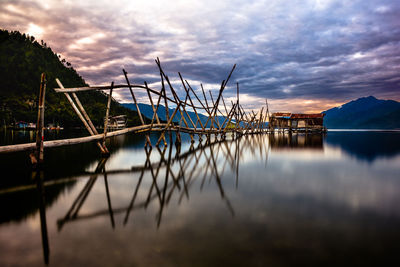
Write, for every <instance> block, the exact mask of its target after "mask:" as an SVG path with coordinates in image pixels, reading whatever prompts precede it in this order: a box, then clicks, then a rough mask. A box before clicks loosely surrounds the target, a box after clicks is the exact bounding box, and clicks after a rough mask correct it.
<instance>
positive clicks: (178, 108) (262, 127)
mask: <svg viewBox="0 0 400 267" xmlns="http://www.w3.org/2000/svg"><path fill="white" fill-rule="evenodd" d="M155 62H156V64H157V67H158V69H159V73H160V80H161V90H160V91H157V90H155V89H151V88H150V87H149V86H148V85H147V83H146V82H144V85H139V84H131V82H130V80H129V78H128V73H127V72H126V71H125V69H123V70H122V71H123V74H124V77H125V80H126V84H120V85H114V82H112V83H111V85H110V86H92V87H79V88H64V86H63V85H62V83H61V82H60V80H59V79H56V81H57V83H58V85H59V88H55V89H54V90H55V91H56V92H60V93H64V94H65V96H66V97H67V99H68V101H69V102H70V104H71V106H72V107H73V109H74V111H75V113H76V114H77V115H78V117H79V118H80V120H81V121H82V123H83V124H84V126H85V128H86V129H87V130H88V132H89V134H90V135H91V136H92V137H93V138H91V139H90V140H96V141H97V146H98V147H99V148H100V150H101V152H102V153H103V154H108V150H107V147H106V145H105V140H106V138H108V137H109V136H111V135H112V136H115V135H118V134H119V133H121V134H123V133H126V132H146V143H145V146H148V147H152V143H151V141H150V138H149V133H150V132H152V131H159V132H160V137H159V139H158V140H157V142H156V146H157V147H159V146H160V144H161V143H162V144H164V146H167V144H168V143H167V141H166V134H167V133H169V135H170V136H171V132H172V131H174V132H176V140H175V143H176V144H177V145H180V144H181V132H184V133H188V134H189V135H190V138H191V141H192V142H194V136H195V135H198V136H199V140H200V142H201V141H202V139H203V135H205V136H206V138H207V139H209V138H210V136H211V135H214V136H215V137H216V138H218V137H220V138H221V139H225V137H226V134H227V133H228V132H231V133H232V134H233V135H235V134H236V135H237V136H241V135H244V134H254V133H265V132H267V131H268V129H267V127H266V123H265V122H266V121H267V117H268V116H269V114H268V111H267V109H266V112H264V108H262V109H261V110H260V111H258V112H253V111H251V112H249V113H247V112H246V111H245V110H244V109H243V107H242V106H241V105H240V103H239V84H238V83H236V93H237V99H236V102H233V101H231V106H228V104H229V103H226V101H225V100H224V97H223V92H224V90H225V89H226V87H227V84H228V81H229V80H230V78H231V76H232V73H233V71H234V70H235V68H236V64H235V65H234V66H233V67H232V69H231V71H230V73H229V75H228V77H227V78H226V80H223V81H222V83H221V86H220V88H219V91H218V95H217V97H216V98H215V99H214V96H213V95H212V93H211V91H209V94H210V97H209V98H207V96H206V93H205V90H204V88H203V85H202V84H201V86H200V88H201V92H202V95H203V100H202V99H201V96H199V95H198V94H197V93H196V90H194V89H193V88H192V86H191V85H190V84H189V82H188V81H187V80H184V79H183V77H182V75H181V73H179V72H178V75H179V79H180V82H181V84H182V88H183V89H184V93H185V97H184V100H183V99H181V98H179V96H178V94H177V92H176V90H175V89H174V87H173V86H172V83H171V80H170V79H169V77H168V76H167V75H166V74H165V72H164V70H163V68H162V66H161V62H160V60H159V59H158V58H157V59H156V60H155ZM117 88H128V89H129V91H130V94H131V96H132V100H133V103H134V104H135V107H136V110H137V113H138V116H139V119H140V122H141V126H136V127H132V128H129V129H128V130H127V129H124V130H120V131H116V132H113V133H112V134H111V133H110V134H109V135H108V133H107V128H108V119H107V118H108V116H109V114H110V104H111V100H112V92H113V90H114V89H117ZM133 89H141V90H145V91H146V93H147V96H148V98H149V103H150V105H151V108H152V110H153V116H152V118H151V121H150V123H148V120H146V118H144V117H143V115H142V113H141V111H140V107H139V105H138V104H139V103H138V100H137V97H136V95H135V93H134V91H133ZM168 89H169V90H168ZM90 90H103V91H104V90H105V91H107V90H108V91H109V94H108V101H107V109H106V116H105V118H106V119H105V120H104V132H103V135H102V138H100V135H99V133H98V131H97V130H96V128H95V127H94V125H93V123H92V121H91V119H90V117H89V116H88V114H87V113H86V111H85V109H84V107H83V105H82V104H81V102H80V101H79V98H78V96H77V94H76V93H78V92H82V91H90ZM167 91H168V92H169V95H170V96H168V95H167ZM70 94H71V95H72V97H71V95H70ZM160 105H164V108H165V114H166V120H165V121H162V120H160V118H159V116H158V114H157V111H158V110H159V108H160ZM169 107H174V109H173V112H172V114H170V109H169ZM222 107H223V109H222ZM221 109H222V110H221ZM189 112H192V114H194V115H195V121H193V119H192V117H191V116H190V115H189ZM201 114H203V115H204V114H205V115H206V118H207V119H206V120H205V121H202V120H201V118H200V115H201ZM177 121H179V123H177ZM221 121H222V122H221ZM85 140H86V139H85ZM45 145H46V144H45ZM50 145H51V144H50Z"/></svg>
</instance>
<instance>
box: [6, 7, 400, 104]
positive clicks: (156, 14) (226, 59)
mask: <svg viewBox="0 0 400 267" xmlns="http://www.w3.org/2000/svg"><path fill="white" fill-rule="evenodd" d="M0 27H1V28H4V29H8V30H19V31H22V32H26V33H29V34H30V35H33V36H35V37H36V39H39V40H41V39H43V40H44V41H45V42H46V43H47V44H48V45H50V46H51V47H52V48H53V50H54V51H55V52H57V53H59V54H61V55H62V57H65V58H66V59H67V61H69V62H71V63H72V64H73V66H74V67H75V68H76V69H77V70H78V71H79V73H80V74H81V75H82V76H83V77H84V78H85V79H86V80H87V81H88V82H89V83H90V84H107V83H110V82H111V81H115V82H118V83H119V82H123V81H124V80H123V79H124V78H123V75H122V71H121V69H122V68H125V69H126V70H127V71H128V73H129V77H130V78H131V79H132V80H133V81H134V82H135V83H142V82H143V81H144V80H146V81H147V82H148V83H149V84H151V85H152V86H154V87H156V88H158V87H159V83H158V82H159V75H158V71H157V67H156V64H155V63H154V59H155V58H156V57H159V58H160V59H161V63H162V65H163V66H164V68H165V70H166V72H167V73H168V75H169V76H170V77H171V79H172V80H173V81H174V85H176V86H177V87H178V88H179V80H178V79H179V78H178V75H177V72H178V71H180V72H181V73H182V75H183V76H184V78H186V79H188V80H190V81H191V82H192V84H193V87H195V88H196V89H198V88H199V86H200V83H203V85H204V86H205V88H206V89H214V90H217V89H218V87H219V84H220V83H221V81H222V80H223V79H226V76H227V75H228V73H229V71H230V69H231V68H232V66H233V64H235V63H237V68H236V70H235V72H234V75H233V76H232V80H231V83H230V85H231V86H230V87H229V88H228V89H227V91H226V94H227V97H228V98H229V97H231V98H232V99H233V97H234V96H235V92H236V91H235V88H236V85H235V83H236V82H239V83H240V92H241V95H243V96H242V97H241V98H243V103H244V104H247V105H248V108H257V107H259V106H260V105H263V104H264V103H265V100H264V99H265V98H268V100H269V103H271V108H273V109H274V110H291V111H299V112H301V111H303V112H304V111H308V112H310V111H321V110H324V109H327V108H330V107H332V106H335V105H338V104H340V103H343V102H347V101H349V100H351V99H355V98H358V97H361V96H368V95H374V96H376V97H378V98H384V99H395V100H400V94H399V88H400V2H399V1H397V0H388V1H384V0H383V1H382V0H376V1H374V0H361V1H357V0H355V1H344V0H343V1H340V0H325V1H323V0H298V1H296V0H293V1H273V0H268V1H243V0H241V1H232V0H230V1H215V0H214V1H173V2H171V1H161V0H160V1H151V0H145V1H137V0H135V1H102V0H96V1H67V0H64V1H60V0H41V1H18V0H16V1H2V4H1V6H0ZM180 92H181V93H182V92H183V90H180ZM116 96H117V97H118V99H119V100H121V101H129V94H127V93H126V92H121V91H119V92H117V94H116Z"/></svg>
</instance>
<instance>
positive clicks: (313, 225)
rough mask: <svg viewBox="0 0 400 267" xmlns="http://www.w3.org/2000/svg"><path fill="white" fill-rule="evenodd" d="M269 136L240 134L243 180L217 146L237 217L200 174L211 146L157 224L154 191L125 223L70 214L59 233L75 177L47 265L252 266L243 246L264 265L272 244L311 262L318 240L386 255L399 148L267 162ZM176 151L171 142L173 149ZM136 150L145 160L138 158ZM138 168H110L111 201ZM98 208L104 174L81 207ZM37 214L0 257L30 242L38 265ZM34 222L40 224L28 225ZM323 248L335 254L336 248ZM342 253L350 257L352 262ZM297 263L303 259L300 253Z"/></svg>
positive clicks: (120, 164)
mask: <svg viewBox="0 0 400 267" xmlns="http://www.w3.org/2000/svg"><path fill="white" fill-rule="evenodd" d="M268 143H269V140H268V136H261V135H254V136H249V137H243V138H241V139H240V144H239V147H240V150H241V151H242V153H241V154H240V155H241V156H240V157H241V158H240V164H239V186H238V188H236V187H235V168H232V167H230V166H229V164H228V166H227V167H226V169H225V171H224V172H222V168H223V165H224V163H225V162H226V161H227V160H228V158H229V156H228V155H227V154H225V153H222V151H221V150H222V149H224V148H225V146H224V145H222V146H221V147H218V146H214V150H213V152H214V156H215V158H216V165H217V170H218V171H219V172H220V175H221V177H220V180H221V183H222V187H223V189H224V193H225V196H227V197H229V200H230V202H231V204H232V206H233V207H234V210H235V215H234V216H232V215H231V213H230V212H229V210H228V209H227V206H226V203H225V202H224V200H223V199H222V198H221V196H220V190H219V188H218V186H217V183H216V180H215V177H214V176H213V174H211V172H208V173H209V175H207V177H206V180H205V183H204V186H203V187H201V184H202V179H201V178H202V176H203V174H204V172H205V171H206V168H205V167H204V168H203V167H202V166H203V163H205V162H206V161H207V159H206V157H210V156H211V151H210V150H208V149H207V148H206V150H205V153H202V154H200V153H199V152H200V151H198V153H197V155H198V157H197V158H195V157H194V158H192V159H191V162H190V164H189V165H188V166H187V167H186V168H185V170H184V171H185V174H187V173H188V172H190V171H191V170H192V169H193V168H196V166H198V167H199V168H200V170H199V172H196V177H195V178H196V179H195V180H194V183H193V184H192V185H191V186H190V187H189V196H186V195H184V197H183V198H182V200H180V196H181V194H182V193H183V192H184V189H183V187H182V189H181V190H176V191H174V194H172V197H171V200H170V201H169V203H168V205H166V206H165V207H164V211H163V219H162V223H161V225H160V228H158V229H157V224H156V222H155V219H156V218H155V217H156V214H157V213H158V212H159V207H160V203H159V200H158V199H155V200H154V201H151V202H150V203H149V205H148V206H147V208H143V207H142V208H137V209H133V210H132V211H131V214H130V218H129V221H128V223H127V224H126V225H125V226H124V225H123V220H124V216H125V213H124V212H122V213H114V217H115V223H116V228H115V229H112V228H111V225H110V218H109V216H108V214H107V213H105V215H104V216H98V217H94V218H90V219H83V220H77V221H73V222H71V223H69V224H68V225H65V226H64V228H63V229H62V231H60V232H57V224H56V221H57V219H58V218H62V217H63V216H64V215H65V212H66V211H67V210H68V209H69V208H70V206H71V203H72V202H73V201H74V199H75V198H76V196H77V195H79V193H80V191H81V189H82V188H83V187H84V185H85V184H86V182H87V181H88V179H87V178H83V177H81V178H79V180H78V182H77V183H76V185H75V187H72V188H71V189H70V190H69V191H68V192H65V193H64V194H62V195H61V197H60V198H59V199H58V200H57V202H55V203H54V204H53V205H52V206H51V207H48V208H47V218H48V227H49V238H50V245H51V249H50V251H51V253H50V255H51V259H50V263H51V264H53V265H57V266H59V265H63V264H65V265H71V264H74V263H78V264H79V265H81V264H82V263H85V262H90V264H93V265H127V264H132V265H134V264H136V265H143V266H152V265H164V264H165V263H170V262H173V264H174V265H176V264H177V263H178V264H179V263H183V265H185V264H186V263H188V262H190V263H192V262H194V261H196V262H197V263H201V265H218V263H221V262H223V263H226V262H228V263H230V264H224V265H230V266H232V265H234V264H238V263H239V264H238V265H241V266H248V265H249V259H248V258H247V257H243V253H252V254H251V255H252V257H251V259H254V261H257V260H258V263H259V262H261V261H262V260H263V259H264V258H262V257H263V256H265V253H266V252H268V251H273V253H271V255H269V257H272V258H274V257H277V258H276V259H277V260H278V261H279V262H281V261H285V259H286V258H287V257H286V256H287V255H288V253H291V252H294V253H298V251H302V253H303V252H304V251H305V252H306V253H304V254H305V255H311V256H310V257H312V259H313V260H315V258H316V257H317V256H318V255H319V254H318V253H319V252H320V250H321V248H322V249H325V248H328V250H329V251H330V250H331V249H332V248H334V249H335V259H336V260H337V254H336V252H337V251H340V252H342V251H348V250H349V249H350V251H351V249H354V248H356V249H357V251H358V249H360V247H361V248H363V249H367V251H368V252H369V251H374V249H376V247H374V246H375V245H374V244H378V245H377V246H378V248H377V250H376V251H380V252H379V253H382V252H381V251H382V250H381V248H382V244H386V243H385V241H386V239H385V238H387V237H386V234H387V231H389V233H390V231H392V230H393V229H395V231H398V230H396V229H398V221H399V218H400V214H399V212H398V208H397V206H398V202H399V200H400V199H399V198H400V194H399V193H400V192H399V191H400V186H399V181H398V179H397V176H398V173H399V171H400V167H399V166H400V164H399V163H400V156H396V157H392V158H383V159H378V160H376V161H374V163H373V164H366V163H363V162H360V161H357V160H355V159H353V158H351V157H349V156H348V155H347V154H346V153H345V152H343V151H341V149H340V148H338V147H333V146H330V145H327V144H324V146H323V150H321V149H317V150H316V149H313V150H311V149H308V148H305V149H303V148H302V147H296V148H293V150H290V149H289V148H286V150H284V151H281V150H279V151H275V150H270V151H269V154H268V160H267V165H265V162H264V161H265V160H266V157H267V156H266V154H265V152H261V151H268ZM235 147H236V146H235V145H233V146H232V147H231V151H232V154H235V153H234V149H235ZM260 147H261V148H266V149H265V150H263V149H260ZM187 150H188V144H187V143H183V146H182V151H183V152H184V151H187ZM218 150H219V152H218ZM175 152H176V150H175V149H174V150H173V153H172V155H173V157H174V155H175ZM183 152H182V153H183ZM217 153H218V155H219V156H217ZM262 153H264V154H262ZM152 154H154V156H153V158H152V162H153V160H154V161H157V159H158V158H159V156H158V152H157V151H156V150H154V151H153V152H152ZM144 155H145V153H144V151H143V150H141V149H136V148H134V149H132V147H128V146H125V147H122V148H121V149H120V150H118V151H117V152H116V153H115V154H112V155H111V158H110V159H109V162H108V163H107V165H106V169H107V170H108V171H111V170H113V169H114V168H129V167H130V166H132V165H136V164H142V163H143V157H144ZM166 155H168V153H167V154H166ZM262 155H263V156H262ZM138 158H140V162H137V159H138ZM261 158H263V159H264V160H262V159H261ZM178 165H179V164H178V162H176V161H175V162H174V164H173V165H172V166H171V167H172V169H173V170H174V173H177V172H178V171H179V167H178ZM139 174H140V173H137V172H136V173H123V174H121V173H120V174H109V175H108V184H109V191H110V196H111V204H112V207H113V208H114V209H118V208H121V207H126V206H127V205H128V203H129V201H130V200H131V198H132V195H133V194H134V191H135V188H136V185H137V183H138V180H139ZM165 174H166V168H165V167H164V168H162V169H161V170H160V176H159V177H158V178H157V179H158V180H159V184H160V186H161V184H163V182H164V180H163V178H165ZM186 178H187V179H188V177H187V176H186ZM152 181H153V180H152V177H151V175H150V173H149V172H146V173H145V175H144V178H143V180H142V184H141V187H140V190H139V191H138V195H137V201H138V203H140V202H143V201H144V200H145V199H146V198H147V193H148V191H149V188H150V187H151V184H152ZM170 181H171V180H170ZM201 188H202V189H201ZM99 210H107V199H106V195H105V183H104V179H103V176H102V175H101V174H100V175H99V176H98V178H97V182H96V183H95V185H94V187H93V189H92V190H91V192H90V195H89V196H88V198H87V201H86V202H85V203H84V204H83V206H82V209H81V211H80V213H79V215H87V214H92V213H95V212H97V211H99ZM366 215H367V216H368V219H366V217H365V216H366ZM37 217H38V216H34V217H30V218H28V219H27V220H26V221H25V222H23V223H18V224H15V223H10V224H7V225H2V227H0V248H1V249H0V251H2V252H3V254H4V257H1V258H0V263H4V262H6V263H7V264H5V265H13V263H15V262H20V260H21V259H20V255H21V254H20V251H22V250H24V251H25V252H27V253H25V254H24V255H27V257H24V258H23V259H22V260H23V261H25V262H23V263H26V262H27V261H29V263H31V265H40V263H41V262H42V251H41V250H40V244H39V243H40V239H39V238H40V232H39V231H40V229H37V228H36V225H37V220H38V218H37ZM388 218H390V220H388ZM32 224H33V225H35V227H33V228H32V227H30V225H32ZM369 229H373V230H369ZM380 229H381V230H380ZM332 236H333V237H332ZM338 236H345V237H346V240H344V241H343V240H340V239H339V240H338ZM365 238H366V239H365ZM347 239H349V240H351V242H350V241H347ZM364 241H370V242H364ZM373 241H379V242H373ZM395 241H396V242H397V239H395ZM396 244H397V243H396ZM66 247H67V248H68V249H65V248H66ZM282 247H283V248H282ZM260 248H261V249H260ZM238 251H239V252H240V253H238ZM281 251H283V252H285V253H283V254H282V255H284V256H282V255H281V254H280V253H279V252H281ZM288 251H289V252H288ZM396 251H397V250H396ZM277 252H278V253H277ZM351 253H352V251H351ZM261 255H262V256H261ZM296 255H297V254H296ZM324 255H325V257H329V256H330V255H331V254H329V255H328V256H326V254H324ZM345 255H346V259H345V260H346V262H349V261H348V260H349V258H348V257H347V254H345ZM379 255H381V254H379ZM358 256H359V255H358V254H357V257H358ZM319 257H320V256H319ZM27 258H29V260H27ZM251 259H250V260H251ZM260 259H261V260H260ZM274 259H275V258H274ZM325 260H326V259H325ZM278 261H276V262H278ZM296 261H297V263H298V259H297V258H296ZM325 262H326V261H325ZM8 263H10V264H8ZM252 263H253V262H252ZM254 263H255V264H254V265H257V264H256V262H254ZM78 264H74V265H78ZM21 265H24V264H21ZM25 265H26V264H25ZM251 265H253V264H251ZM289 265H292V264H289Z"/></svg>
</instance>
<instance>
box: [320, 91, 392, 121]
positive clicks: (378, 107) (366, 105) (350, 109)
mask: <svg viewBox="0 0 400 267" xmlns="http://www.w3.org/2000/svg"><path fill="white" fill-rule="evenodd" d="M322 113H325V117H324V124H325V126H326V127H327V128H328V129H329V128H330V129H400V103H399V102H397V101H394V100H381V99H376V98H375V97H374V96H368V97H362V98H358V99H356V100H353V101H350V102H348V103H346V104H344V105H342V106H339V107H335V108H331V109H329V110H326V111H324V112H322Z"/></svg>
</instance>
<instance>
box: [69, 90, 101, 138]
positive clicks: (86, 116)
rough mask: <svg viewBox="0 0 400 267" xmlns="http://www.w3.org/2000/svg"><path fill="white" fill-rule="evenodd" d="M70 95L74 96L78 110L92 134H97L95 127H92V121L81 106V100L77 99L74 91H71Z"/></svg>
mask: <svg viewBox="0 0 400 267" xmlns="http://www.w3.org/2000/svg"><path fill="white" fill-rule="evenodd" d="M72 96H73V97H74V99H75V102H76V104H77V106H78V108H79V109H80V111H81V112H82V114H83V117H84V118H85V119H86V121H87V122H88V124H89V126H90V128H91V129H92V131H93V133H94V134H98V132H97V129H96V127H94V125H93V123H92V121H91V119H90V117H89V115H88V114H87V113H86V110H85V109H84V107H83V105H82V103H81V101H79V98H78V96H77V95H76V94H75V93H72Z"/></svg>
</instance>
